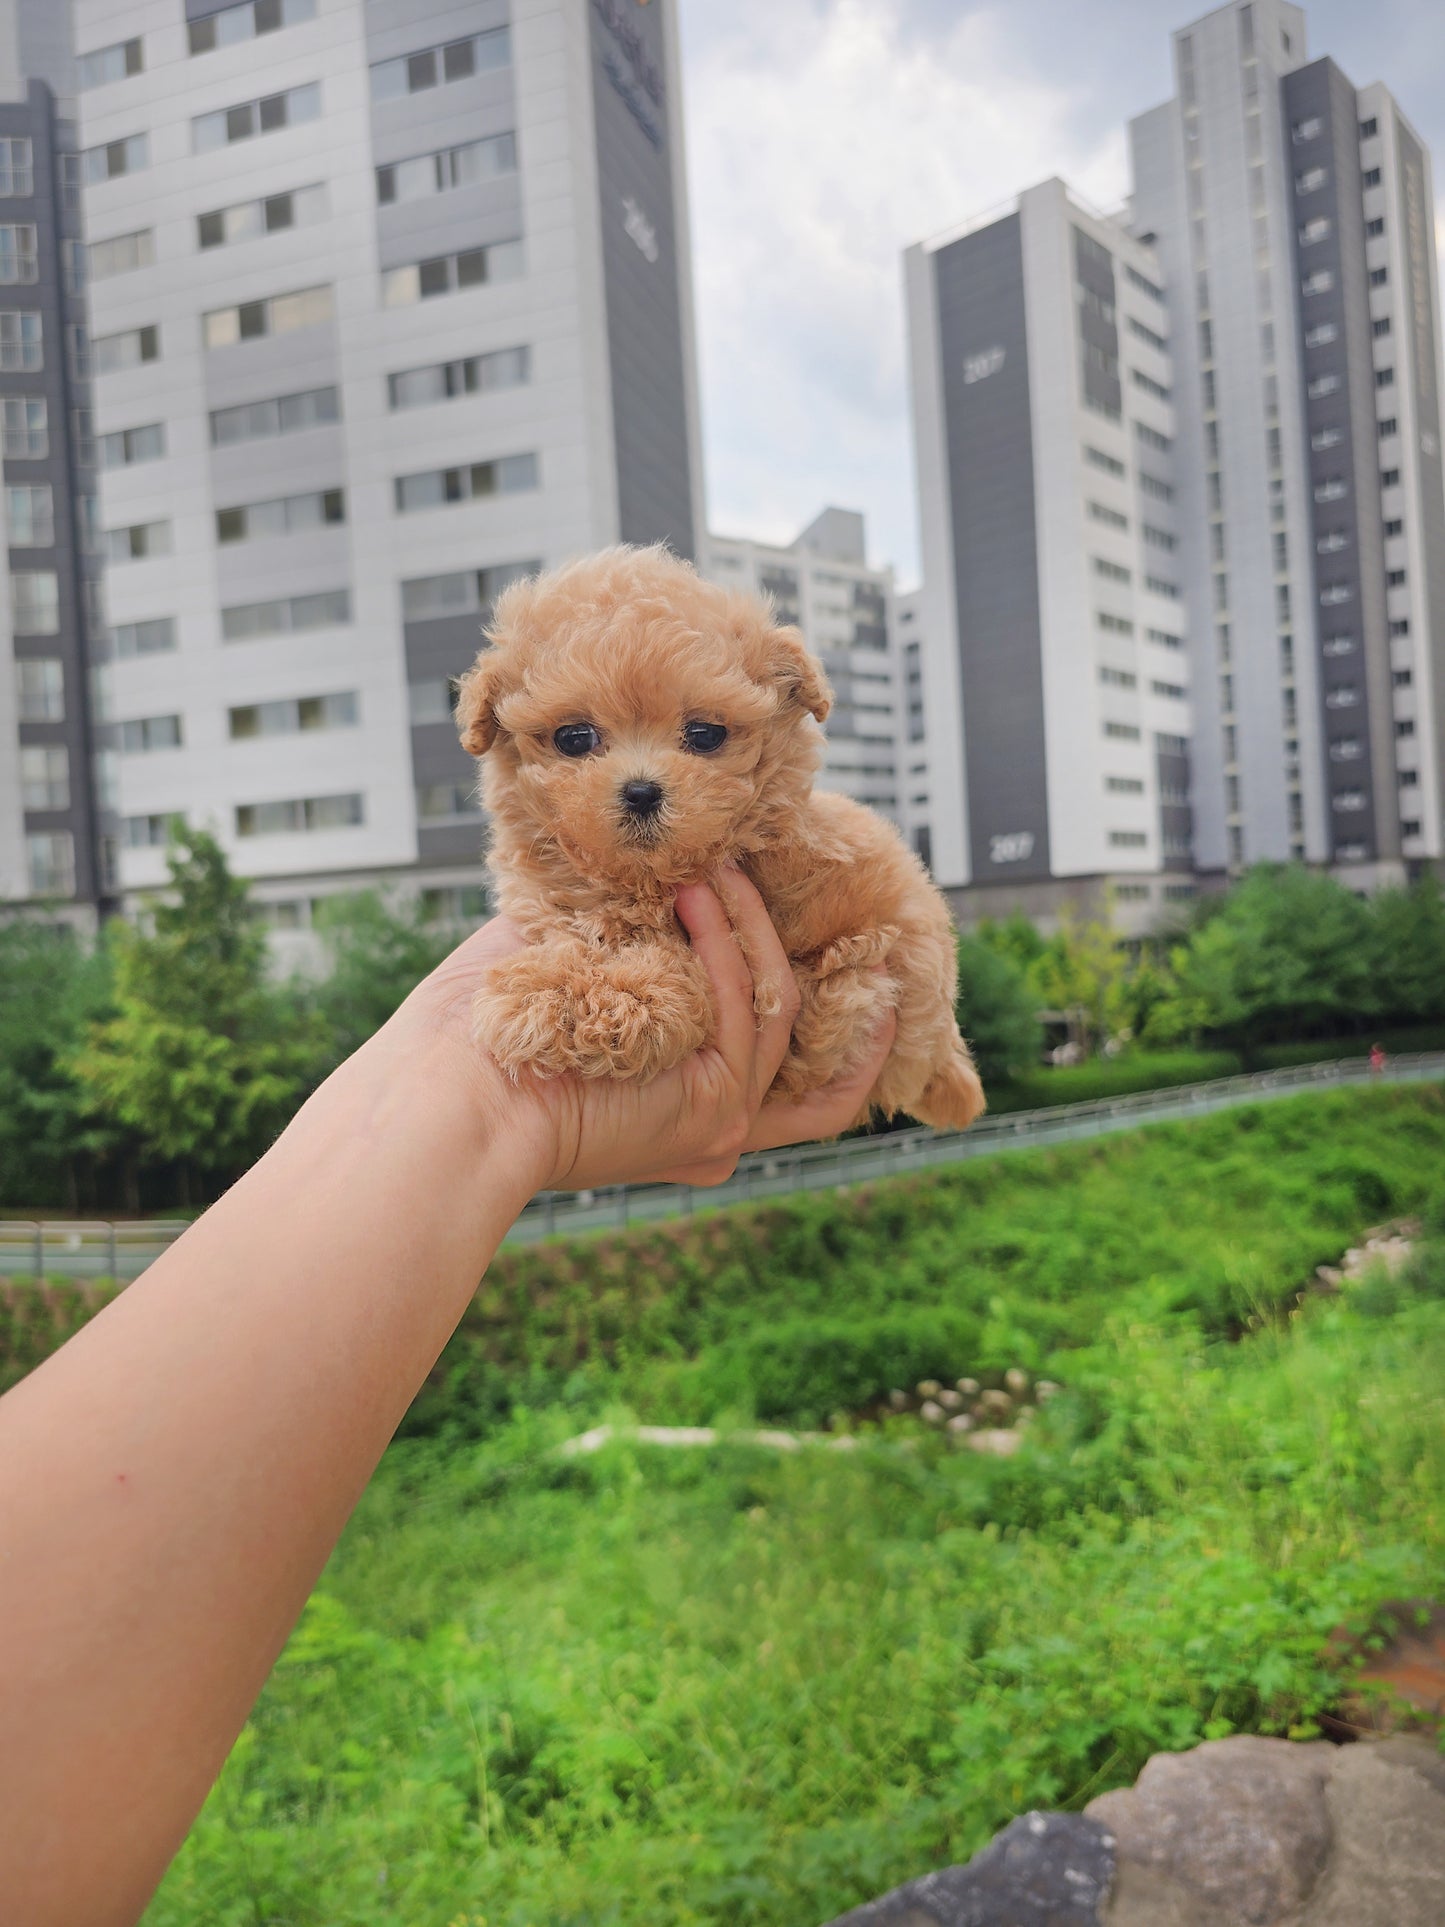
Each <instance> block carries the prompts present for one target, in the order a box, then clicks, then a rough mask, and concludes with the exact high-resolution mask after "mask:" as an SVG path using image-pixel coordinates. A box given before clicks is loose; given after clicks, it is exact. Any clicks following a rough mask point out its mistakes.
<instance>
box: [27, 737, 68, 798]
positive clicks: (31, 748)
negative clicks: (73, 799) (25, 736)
mask: <svg viewBox="0 0 1445 1927" xmlns="http://www.w3.org/2000/svg"><path fill="white" fill-rule="evenodd" d="M20 801H21V805H22V807H23V808H25V809H27V810H68V809H69V808H70V751H69V750H67V749H63V748H60V747H58V746H56V745H52V744H45V745H43V746H42V745H40V744H34V743H31V744H26V745H25V746H24V747H23V748H22V749H21V751H20Z"/></svg>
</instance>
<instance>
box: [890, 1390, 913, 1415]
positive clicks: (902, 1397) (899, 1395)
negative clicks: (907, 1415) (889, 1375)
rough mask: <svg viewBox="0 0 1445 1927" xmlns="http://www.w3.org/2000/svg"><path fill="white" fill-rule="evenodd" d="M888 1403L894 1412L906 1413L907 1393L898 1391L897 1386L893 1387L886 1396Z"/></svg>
mask: <svg viewBox="0 0 1445 1927" xmlns="http://www.w3.org/2000/svg"><path fill="white" fill-rule="evenodd" d="M888 1403H889V1404H890V1405H891V1406H892V1407H893V1409H894V1411H895V1412H905V1411H907V1409H908V1394H907V1392H904V1391H900V1389H899V1388H898V1386H896V1385H895V1386H894V1388H893V1390H892V1391H891V1392H890V1393H889V1394H888Z"/></svg>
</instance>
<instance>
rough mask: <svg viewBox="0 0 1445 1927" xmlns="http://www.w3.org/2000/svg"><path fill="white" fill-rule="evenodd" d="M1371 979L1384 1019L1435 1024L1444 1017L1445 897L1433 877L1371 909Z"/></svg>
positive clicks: (1386, 895)
mask: <svg viewBox="0 0 1445 1927" xmlns="http://www.w3.org/2000/svg"><path fill="white" fill-rule="evenodd" d="M1370 910H1371V922H1372V924H1373V926H1374V927H1373V931H1372V945H1371V947H1372V952H1373V957H1372V969H1371V977H1372V980H1373V983H1374V987H1375V996H1376V1000H1377V1004H1378V1009H1379V1013H1380V1015H1381V1016H1384V1017H1389V1018H1392V1019H1395V1020H1397V1021H1403V1022H1407V1023H1408V1022H1412V1021H1413V1022H1416V1023H1434V1022H1439V1021H1440V1020H1441V1019H1442V1018H1445V895H1442V893H1441V889H1440V884H1439V882H1438V881H1437V879H1436V878H1434V877H1424V878H1422V879H1421V881H1420V882H1418V883H1416V884H1414V885H1412V886H1411V888H1410V889H1408V890H1384V891H1382V892H1381V893H1380V895H1379V896H1378V897H1376V898H1375V900H1374V902H1373V903H1372V904H1371V906H1370Z"/></svg>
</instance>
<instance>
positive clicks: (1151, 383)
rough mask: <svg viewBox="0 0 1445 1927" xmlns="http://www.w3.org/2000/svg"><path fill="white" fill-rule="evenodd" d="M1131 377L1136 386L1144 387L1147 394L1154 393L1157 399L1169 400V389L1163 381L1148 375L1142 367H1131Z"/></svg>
mask: <svg viewBox="0 0 1445 1927" xmlns="http://www.w3.org/2000/svg"><path fill="white" fill-rule="evenodd" d="M1129 379H1130V381H1132V382H1133V384H1134V386H1135V387H1136V388H1142V389H1143V390H1144V393H1145V394H1146V395H1152V396H1153V397H1154V399H1155V400H1156V401H1168V400H1169V390H1168V389H1167V388H1166V387H1165V386H1164V384H1163V382H1161V381H1155V380H1154V378H1153V376H1152V375H1146V374H1145V373H1144V372H1143V370H1142V369H1139V368H1131V369H1130V370H1129Z"/></svg>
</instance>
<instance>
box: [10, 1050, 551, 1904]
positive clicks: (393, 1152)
mask: <svg viewBox="0 0 1445 1927" xmlns="http://www.w3.org/2000/svg"><path fill="white" fill-rule="evenodd" d="M478 1076H480V1072H479V1073H478ZM484 1100H485V1092H484V1091H481V1090H480V1088H479V1086H478V1084H477V1083H474V1082H471V1081H469V1080H468V1079H466V1078H462V1079H459V1078H458V1077H457V1075H456V1071H455V1052H454V1051H452V1050H450V1049H449V1048H448V1047H447V1046H446V1045H445V1043H444V1042H443V1041H442V1040H440V1039H438V1040H437V1042H436V1046H435V1053H434V1055H432V1053H431V1044H430V1033H429V1032H428V1030H427V1027H426V1026H425V1025H423V1026H421V1027H420V1029H418V1028H417V1026H416V1025H414V1024H413V1025H412V1026H410V1027H409V1028H408V1027H407V1026H405V1025H403V1026H402V1027H401V1028H400V1029H393V1031H391V1032H390V1033H388V1032H383V1033H382V1034H381V1035H380V1036H379V1037H378V1038H376V1039H374V1040H373V1042H372V1044H370V1045H368V1046H367V1047H366V1049H365V1050H364V1051H362V1052H360V1053H359V1054H358V1056H357V1057H356V1058H354V1059H352V1060H351V1062H350V1063H349V1064H347V1065H345V1066H343V1067H342V1069H341V1070H340V1071H339V1072H338V1073H337V1074H336V1076H335V1077H334V1078H333V1079H332V1080H330V1081H329V1082H328V1084H327V1085H326V1086H324V1087H323V1089H322V1090H321V1091H320V1092H318V1093H317V1095H316V1097H315V1098H313V1099H312V1101H311V1102H310V1104H308V1105H307V1106H306V1108H305V1109H304V1110H303V1111H302V1113H301V1114H300V1115H299V1116H298V1117H297V1119H296V1120H295V1122H294V1123H293V1124H292V1126H291V1127H290V1129H289V1130H288V1131H287V1132H286V1134H285V1135H284V1136H283V1137H282V1139H281V1140H280V1141H279V1142H278V1144H277V1145H276V1146H275V1147H274V1148H273V1149H272V1151H271V1152H270V1153H268V1155H267V1156H266V1157H265V1158H263V1159H262V1160H261V1162H260V1163H259V1164H258V1165H257V1166H256V1167H255V1169H254V1170H252V1171H251V1172H250V1173H249V1174H248V1175H247V1176H246V1177H245V1178H244V1179H242V1181H241V1182H240V1183H239V1184H238V1185H236V1186H235V1188H234V1189H233V1190H232V1191H231V1192H230V1193H228V1195H227V1196H226V1197H225V1198H223V1199H222V1200H221V1201H220V1203H218V1204H217V1205H216V1206H214V1207H213V1208H212V1209H211V1210H210V1211H209V1212H208V1213H207V1214H206V1215H205V1217H204V1218H203V1219H202V1220H201V1221H200V1222H199V1223H198V1224H197V1225H196V1226H195V1227H194V1228H193V1229H192V1230H191V1231H190V1232H188V1233H187V1234H186V1236H185V1237H184V1238H183V1239H181V1240H180V1241H179V1243H178V1244H177V1245H176V1246H174V1247H173V1248H172V1250H171V1251H170V1252H169V1253H168V1254H167V1255H166V1256H165V1257H164V1258H162V1259H161V1260H160V1261H159V1262H158V1263H157V1264H155V1265H154V1266H153V1267H152V1268H151V1269H150V1270H149V1271H148V1272H147V1273H146V1274H145V1275H144V1277H142V1278H141V1279H140V1280H138V1281H137V1283H136V1284H134V1285H133V1286H132V1287H131V1288H130V1289H129V1290H128V1291H127V1292H126V1293H125V1294H124V1295H123V1296H122V1297H121V1298H120V1299H119V1300H117V1301H116V1303H115V1304H113V1305H112V1306H111V1307H109V1308H108V1309H107V1310H106V1311H105V1312H104V1313H102V1314H101V1315H100V1316H99V1317H98V1318H97V1319H96V1320H94V1321H93V1323H92V1324H91V1325H90V1326H88V1327H87V1328H86V1330H85V1331H84V1332H82V1333H81V1334H80V1335H79V1337H78V1338H77V1339H75V1340H73V1341H72V1342H71V1343H70V1344H69V1345H67V1346H66V1347H64V1348H63V1349H62V1351H60V1352H59V1353H57V1354H56V1356H55V1357H54V1358H52V1359H51V1360H50V1361H49V1362H48V1363H47V1364H46V1365H44V1366H42V1367H41V1368H40V1369H39V1370H38V1371H37V1372H36V1373H34V1374H33V1375H32V1377H31V1378H30V1379H28V1380H27V1381H25V1382H24V1383H23V1384H22V1385H21V1386H19V1387H17V1389H16V1390H15V1391H14V1392H13V1393H11V1394H10V1395H9V1397H7V1398H6V1399H5V1400H3V1401H0V1562H3V1563H0V1681H3V1683H0V1815H3V1816H4V1820H3V1823H0V1891H3V1892H5V1893H6V1895H7V1909H8V1911H7V1919H8V1920H12V1921H14V1922H15V1923H16V1927H31V1923H36V1924H37V1927H38V1924H39V1923H46V1927H49V1923H51V1922H55V1923H61V1922H64V1923H65V1927H90V1924H91V1923H92V1922H95V1923H102V1922H104V1923H110V1922H115V1923H123V1922H130V1921H133V1920H134V1919H135V1918H136V1917H137V1916H138V1914H139V1912H140V1910H141V1908H142V1906H143V1905H144V1902H145V1900H146V1898H147V1897H148V1895H149V1893H150V1890H151V1888H152V1886H153V1885H154V1883H155V1881H156V1880H157V1879H158V1878H159V1875H160V1873H161V1871H162V1870H163V1868H164V1866H165V1864H166V1862H167V1860H168V1858H169V1857H170V1855H171V1854H172V1853H173V1852H174V1851H175V1850H176V1848H177V1847H178V1846H179V1844H180V1842H181V1839H182V1838H183V1836H184V1834H185V1831H186V1828H187V1827H188V1826H189V1824H190V1821H191V1819H192V1818H193V1816H194V1814H195V1812H196V1810H197V1809H198V1807H199V1806H200V1803H201V1801H202V1799H203V1798H204V1796H205V1793H206V1790H207V1788H208V1786H209V1784H210V1781H211V1779H212V1778H213V1777H214V1774H215V1773H216V1771H217V1770H218V1769H219V1767H220V1764H221V1762H222V1760H223V1759H224V1757H225V1754H226V1752H227V1750H228V1749H229V1747H230V1745H231V1742H232V1741H233V1739H234V1737H235V1734H236V1732H237V1731H238V1730H239V1728H240V1726H241V1724H242V1723H243V1721H244V1719H245V1717H246V1714H247V1712H248V1710H249V1708H250V1706H251V1703H252V1701H253V1700H254V1698H255V1695H256V1693H257V1692H258V1691H259V1689H260V1687H261V1685H262V1683H263V1681H264V1680H265V1677H266V1674H267V1672H268V1671H269V1669H270V1667H271V1665H272V1663H273V1662H274V1660H275V1658H276V1655H277V1653H278V1652H279V1650H280V1648H281V1646H282V1644H283V1643H284V1641H285V1638H286V1635H287V1633H288V1631H289V1629H290V1627H291V1625H292V1624H293V1623H294V1621H295V1618H296V1616H297V1614H298V1613H299V1611H300V1609H301V1606H302V1604H303V1603H304V1601H305V1598H306V1596H307V1593H308V1592H309V1590H310V1589H311V1587H312V1586H313V1584H314V1583H315V1580H316V1578H317V1575H318V1574H319V1572H320V1570H321V1568H322V1566H323V1565H324V1563H325V1560H326V1558H327V1556H328V1554H329V1552H330V1550H331V1548H332V1546H333V1545H334V1543H335V1540H336V1538H337V1536H338V1534H339V1533H340V1530H341V1528H342V1525H343V1524H344V1522H345V1520H346V1517H347V1515H348V1514H349V1512H350V1510H351V1508H352V1506H353V1505H354V1504H355V1502H356V1499H357V1497H358V1495H359V1494H360V1492H361V1490H362V1488H363V1486H364V1485H365V1483H366V1480H367V1478H368V1477H369V1475H370V1473H371V1471H372V1469H373V1467H374V1465H375V1463H376V1461H377V1459H378V1458H379V1457H380V1455H381V1453H382V1451H383V1450H384V1448H385V1446H386V1443H387V1441H388V1439H389V1438H390V1437H391V1434H392V1432H393V1430H394V1429H395V1426H396V1424H397V1422H398V1420H399V1419H400V1418H401V1415H402V1414H403V1412H404V1411H405V1409H406V1407H407V1405H408V1403H409V1402H410V1400H411V1398H412V1397H413V1396H414V1394H415V1392H416V1391H417V1389H418V1387H419V1385H420V1384H421V1381H422V1379H423V1378H424V1377H425V1375H426V1372H427V1371H428V1369H429V1368H430V1366H431V1364H432V1363H433V1361H434V1360H435V1358H436V1356H437V1354H438V1353H439V1352H440V1350H441V1348H442V1346H443V1345H444V1344H445V1342H446V1339H447V1337H448V1335H449V1334H450V1332H451V1330H452V1329H453V1327H454V1326H455V1324H456V1321H457V1319H458V1318H459V1317H460V1315H461V1312H462V1310H463V1309H464V1307H465V1305H466V1303H467V1300H468V1297H469V1295H470V1294H471V1292H472V1290H473V1289H474V1288H475V1285H476V1281H477V1279H478V1277H479V1276H480V1275H481V1272H482V1270H483V1269H484V1267H485V1265H486V1263H487V1262H488V1260H489V1259H490V1257H491V1254H492V1252H493V1251H494V1250H495V1248H496V1245H497V1243H498V1242H499V1241H500V1239H501V1237H502V1235H503V1233H504V1232H505V1230H506V1228H507V1226H508V1224H509V1223H510V1222H511V1220H512V1218H513V1217H515V1215H516V1213H517V1211H518V1210H519V1209H520V1208H521V1206H522V1204H523V1203H525V1201H526V1198H527V1197H528V1196H529V1195H530V1193H531V1191H532V1190H533V1189H534V1188H535V1187H536V1185H537V1184H538V1183H539V1182H541V1181H542V1180H543V1178H544V1176H545V1171H544V1169H543V1163H544V1160H543V1159H542V1158H541V1154H540V1152H539V1151H538V1150H536V1149H534V1148H533V1147H532V1145H531V1144H530V1142H529V1140H528V1138H527V1136H526V1135H525V1133H521V1134H519V1133H518V1132H517V1131H516V1130H515V1129H513V1130H512V1131H510V1132H506V1133H503V1132H501V1131H500V1130H499V1129H498V1128H497V1125H496V1123H495V1119H496V1117H497V1115H498V1113H497V1112H496V1111H495V1110H491V1109H489V1107H488V1106H487V1104H486V1103H485V1101H484Z"/></svg>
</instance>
